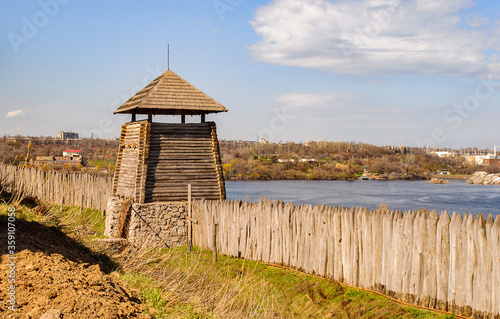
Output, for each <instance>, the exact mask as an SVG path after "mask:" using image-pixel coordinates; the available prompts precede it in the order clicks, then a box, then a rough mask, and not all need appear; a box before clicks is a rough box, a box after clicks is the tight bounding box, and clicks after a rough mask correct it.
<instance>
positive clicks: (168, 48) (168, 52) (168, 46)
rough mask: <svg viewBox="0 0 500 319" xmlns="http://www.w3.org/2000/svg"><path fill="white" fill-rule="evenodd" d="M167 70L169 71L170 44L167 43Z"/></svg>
mask: <svg viewBox="0 0 500 319" xmlns="http://www.w3.org/2000/svg"><path fill="white" fill-rule="evenodd" d="M167 70H170V43H167Z"/></svg>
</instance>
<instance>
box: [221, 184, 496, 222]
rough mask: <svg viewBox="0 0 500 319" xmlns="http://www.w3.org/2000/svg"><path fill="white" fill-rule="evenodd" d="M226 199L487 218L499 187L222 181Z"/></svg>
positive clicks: (492, 207) (493, 206)
mask: <svg viewBox="0 0 500 319" xmlns="http://www.w3.org/2000/svg"><path fill="white" fill-rule="evenodd" d="M226 192H227V199H229V200H232V199H241V200H246V199H248V200H249V201H251V202H255V201H258V200H259V198H269V199H272V200H282V201H284V202H293V203H294V204H296V205H297V204H311V205H315V204H324V205H332V206H341V207H358V206H359V207H366V208H368V209H376V208H377V207H378V205H379V204H381V203H382V204H387V206H388V207H389V209H394V210H402V211H405V210H419V209H423V208H425V209H428V210H436V211H437V212H438V214H440V213H441V212H442V211H444V210H447V211H448V212H449V213H450V216H451V213H452V212H461V213H462V214H463V213H465V212H468V213H472V214H474V216H477V213H479V212H481V213H483V214H485V217H488V214H489V213H492V214H493V216H494V217H495V216H496V215H498V214H500V186H497V185H470V184H467V183H466V182H465V181H462V180H460V181H457V180H452V181H450V184H429V183H426V182H425V181H401V180H396V181H297V180H293V181H288V180H286V181H226Z"/></svg>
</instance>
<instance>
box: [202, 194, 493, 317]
mask: <svg viewBox="0 0 500 319" xmlns="http://www.w3.org/2000/svg"><path fill="white" fill-rule="evenodd" d="M193 219H194V220H196V221H197V223H193V230H192V232H193V233H192V236H193V244H194V245H196V246H199V247H202V248H206V249H213V248H214V247H213V244H212V242H213V240H212V236H213V229H214V223H215V224H217V231H216V236H217V240H216V243H217V244H216V245H217V251H218V252H221V253H223V254H227V255H230V256H240V257H242V258H245V259H250V260H257V261H263V262H267V263H273V264H277V265H285V266H287V267H292V268H295V269H298V270H302V271H304V272H307V273H311V274H316V275H319V276H323V277H326V278H331V279H334V280H337V281H340V282H344V283H347V284H349V285H353V286H357V287H362V288H368V289H372V290H376V291H379V292H381V293H383V294H386V295H388V296H391V297H393V298H397V299H399V300H402V301H404V302H408V303H412V304H415V305H422V306H426V307H430V308H435V309H441V310H447V311H450V312H454V313H456V314H461V315H464V316H467V317H473V318H492V317H494V318H498V317H500V243H499V233H500V217H499V216H497V217H496V220H495V221H494V219H493V217H492V216H491V215H490V216H489V217H488V219H487V220H485V218H484V216H483V215H482V214H479V215H478V216H477V217H476V218H474V217H473V216H472V215H469V214H465V216H462V215H461V214H460V213H458V214H456V213H453V215H452V217H451V218H450V216H449V215H448V213H447V212H443V213H442V214H441V215H440V216H438V214H437V213H436V212H435V211H432V212H428V211H414V212H412V211H407V212H405V213H404V214H403V213H402V212H399V211H383V210H382V211H381V210H379V211H374V210H372V211H368V210H367V209H362V208H352V209H346V208H338V207H331V206H314V207H313V206H310V205H302V206H294V205H293V204H290V203H288V204H284V203H283V202H271V201H261V202H259V203H248V202H241V201H205V200H201V201H199V200H198V201H194V203H193Z"/></svg>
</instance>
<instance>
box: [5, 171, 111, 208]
mask: <svg viewBox="0 0 500 319" xmlns="http://www.w3.org/2000/svg"><path fill="white" fill-rule="evenodd" d="M112 183H113V180H112V178H111V177H108V176H98V175H92V174H83V173H76V172H73V173H65V172H56V171H49V172H44V171H42V170H37V169H35V168H20V167H17V166H12V165H5V164H0V186H1V187H2V189H3V190H5V191H7V192H11V193H22V194H24V195H25V196H28V197H36V198H37V199H39V200H41V201H45V202H49V203H54V204H61V203H63V204H65V205H75V206H82V207H86V208H90V209H97V210H101V211H105V210H106V205H107V202H108V198H109V197H110V196H111V189H112V188H111V186H112Z"/></svg>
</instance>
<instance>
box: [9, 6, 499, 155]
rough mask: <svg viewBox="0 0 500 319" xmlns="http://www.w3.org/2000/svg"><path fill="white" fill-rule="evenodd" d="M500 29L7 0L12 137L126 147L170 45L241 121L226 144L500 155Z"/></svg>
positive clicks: (444, 17)
mask: <svg viewBox="0 0 500 319" xmlns="http://www.w3.org/2000/svg"><path fill="white" fill-rule="evenodd" d="M499 21H500V5H498V4H497V2H495V1H479V0H478V1H472V0H454V1H449V0H404V1H403V0H350V1H345V0H339V1H328V0H302V1H300V0H275V1H249V0H213V1H212V0H209V1H194V0H184V1H159V0H158V1H147V2H139V1H105V2H104V1H99V2H98V1H78V0H40V1H23V2H19V1H4V3H3V7H2V11H1V12H0V36H1V38H0V128H1V129H0V134H2V135H3V134H7V135H15V134H23V135H32V136H41V135H42V136H55V135H57V132H58V131H60V130H64V131H70V130H72V131H74V132H79V133H80V134H81V135H82V136H90V134H91V133H93V134H94V136H96V137H103V138H104V137H105V138H107V137H117V136H118V135H119V131H120V126H121V124H123V123H125V122H126V121H129V116H126V115H113V114H112V112H113V110H114V109H116V108H117V107H118V106H120V105H121V104H122V103H123V102H124V101H125V100H127V99H128V98H129V97H131V96H132V95H133V94H135V93H136V92H137V91H139V90H140V89H141V88H142V87H144V86H145V85H147V84H148V83H149V82H150V81H152V80H153V79H154V78H155V77H156V76H158V75H160V74H161V73H163V72H164V71H165V70H166V69H167V44H170V68H171V69H172V70H173V71H174V72H176V73H177V74H179V75H180V76H181V77H183V78H184V79H185V80H187V81H188V82H190V83H191V84H193V85H195V86H196V87H198V88H199V89H201V90H202V91H204V92H205V93H207V94H208V95H209V96H211V97H212V98H214V99H215V100H217V101H218V102H220V103H222V104H223V105H225V106H226V107H227V108H228V109H229V112H227V113H224V114H215V115H210V116H208V119H209V120H214V121H216V122H217V125H218V134H219V138H222V139H242V140H250V139H252V140H255V139H256V138H257V137H264V138H266V139H268V140H271V141H275V142H278V141H295V142H300V141H302V142H304V141H306V140H318V139H321V140H329V141H338V140H343V141H356V142H366V143H371V144H375V145H386V144H387V145H398V144H400V143H403V144H405V145H409V146H418V145H420V146H423V145H430V146H432V147H433V146H435V145H437V146H438V147H452V148H459V147H468V146H474V147H481V148H486V147H489V148H493V145H494V144H495V143H496V144H497V145H500V125H499V124H500V123H499V120H500V108H499V105H500V104H499V103H500V76H499V75H500V72H499V71H500V57H499V55H498V52H499V50H500V28H499ZM155 120H156V121H178V119H174V118H173V117H162V116H158V117H155ZM198 120H199V119H194V118H193V121H198Z"/></svg>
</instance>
